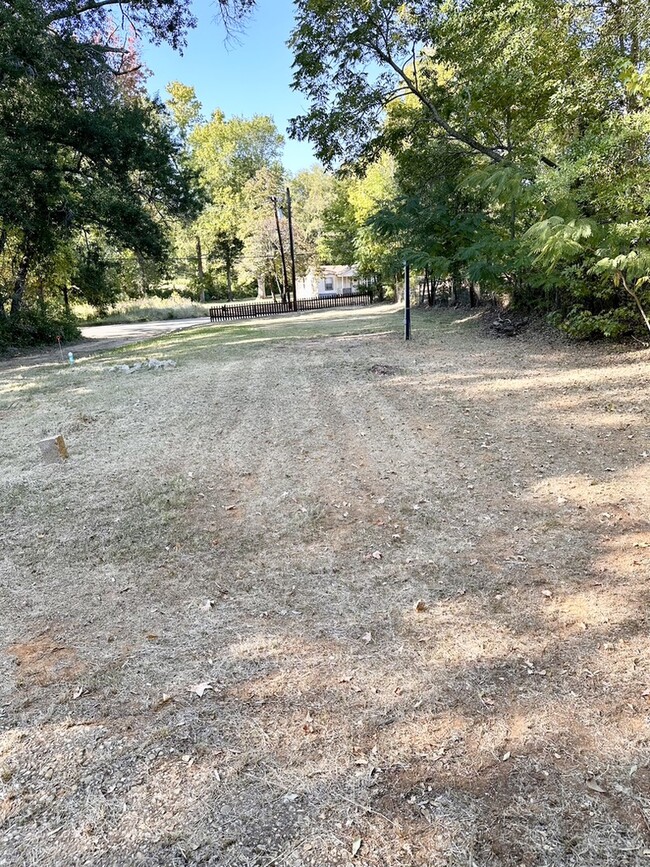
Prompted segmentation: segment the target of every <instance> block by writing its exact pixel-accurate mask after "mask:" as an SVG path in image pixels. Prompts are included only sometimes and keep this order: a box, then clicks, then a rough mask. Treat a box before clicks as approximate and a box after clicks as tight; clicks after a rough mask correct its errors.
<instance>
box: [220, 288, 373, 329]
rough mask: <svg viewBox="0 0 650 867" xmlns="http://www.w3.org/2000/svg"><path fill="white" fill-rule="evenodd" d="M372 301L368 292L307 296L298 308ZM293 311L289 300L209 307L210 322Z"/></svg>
mask: <svg viewBox="0 0 650 867" xmlns="http://www.w3.org/2000/svg"><path fill="white" fill-rule="evenodd" d="M371 303H372V296H371V295H370V294H369V293H368V292H360V293H358V294H356V295H332V296H331V297H329V298H308V299H305V300H304V301H298V310H325V309H326V308H328V307H363V306H365V305H367V304H371ZM291 312H293V304H292V303H291V302H289V301H279V302H276V303H274V302H273V301H260V302H258V303H252V304H221V305H219V306H215V307H211V308H210V322H223V321H224V320H226V319H256V318H257V317H258V316H275V315H276V314H277V313H291Z"/></svg>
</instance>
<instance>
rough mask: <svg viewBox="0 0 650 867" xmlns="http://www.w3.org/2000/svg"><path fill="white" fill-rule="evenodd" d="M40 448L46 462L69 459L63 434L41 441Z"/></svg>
mask: <svg viewBox="0 0 650 867" xmlns="http://www.w3.org/2000/svg"><path fill="white" fill-rule="evenodd" d="M39 446H40V448H41V454H42V456H43V458H44V460H46V461H51V462H54V461H59V460H62V459H65V458H67V457H69V455H68V449H67V448H66V444H65V440H64V439H63V437H62V436H61V434H59V435H58V436H56V437H48V439H46V440H41V441H40V442H39Z"/></svg>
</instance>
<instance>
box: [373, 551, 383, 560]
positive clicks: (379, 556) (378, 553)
mask: <svg viewBox="0 0 650 867" xmlns="http://www.w3.org/2000/svg"><path fill="white" fill-rule="evenodd" d="M383 556H384V555H383V554H382V553H381V551H373V552H372V559H373V560H381V559H382V557H383Z"/></svg>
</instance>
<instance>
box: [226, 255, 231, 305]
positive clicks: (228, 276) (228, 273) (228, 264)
mask: <svg viewBox="0 0 650 867" xmlns="http://www.w3.org/2000/svg"><path fill="white" fill-rule="evenodd" d="M226 282H227V283H228V301H232V256H231V255H230V253H227V254H226Z"/></svg>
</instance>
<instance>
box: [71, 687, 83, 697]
mask: <svg viewBox="0 0 650 867" xmlns="http://www.w3.org/2000/svg"><path fill="white" fill-rule="evenodd" d="M83 692H84V688H83V686H80V687H79V688H78V689H77V690H75V693H74V695H73V696H72V698H81V696H82V695H83Z"/></svg>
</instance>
